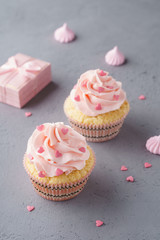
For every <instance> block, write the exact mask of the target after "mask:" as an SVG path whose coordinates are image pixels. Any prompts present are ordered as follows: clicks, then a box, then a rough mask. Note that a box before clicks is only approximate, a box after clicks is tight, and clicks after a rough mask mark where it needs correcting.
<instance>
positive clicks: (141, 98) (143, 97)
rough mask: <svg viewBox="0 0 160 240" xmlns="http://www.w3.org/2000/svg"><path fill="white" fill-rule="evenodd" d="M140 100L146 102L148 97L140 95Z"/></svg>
mask: <svg viewBox="0 0 160 240" xmlns="http://www.w3.org/2000/svg"><path fill="white" fill-rule="evenodd" d="M138 98H139V100H145V99H146V97H145V96H144V95H140V96H139V97H138Z"/></svg>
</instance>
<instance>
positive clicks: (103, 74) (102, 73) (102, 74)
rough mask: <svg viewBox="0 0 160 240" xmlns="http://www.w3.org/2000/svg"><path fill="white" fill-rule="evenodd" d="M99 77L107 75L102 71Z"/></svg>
mask: <svg viewBox="0 0 160 240" xmlns="http://www.w3.org/2000/svg"><path fill="white" fill-rule="evenodd" d="M99 75H100V76H101V77H103V76H106V75H107V73H105V72H103V70H101V71H100V72H99Z"/></svg>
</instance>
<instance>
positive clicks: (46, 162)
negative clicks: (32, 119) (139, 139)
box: [26, 123, 90, 177]
mask: <svg viewBox="0 0 160 240" xmlns="http://www.w3.org/2000/svg"><path fill="white" fill-rule="evenodd" d="M26 153H27V155H28V158H29V159H30V161H31V162H32V163H34V165H35V167H36V169H37V171H38V172H42V173H43V174H44V175H45V176H48V177H54V176H59V175H61V174H63V173H65V174H66V175H67V174H69V173H70V172H72V171H73V170H81V169H82V168H84V166H85V162H86V160H87V159H88V158H89V155H90V153H89V150H88V149H87V144H86V140H85V138H84V137H83V136H81V135H80V134H79V133H77V132H76V131H75V130H73V129H72V128H71V127H69V126H67V125H64V124H63V123H44V124H42V125H40V126H38V127H37V129H36V130H35V131H34V132H33V134H32V136H31V137H30V138H29V140H28V146H27V151H26Z"/></svg>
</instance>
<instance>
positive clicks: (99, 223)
mask: <svg viewBox="0 0 160 240" xmlns="http://www.w3.org/2000/svg"><path fill="white" fill-rule="evenodd" d="M103 224H104V222H102V221H101V220H96V226H97V227H100V226H102V225H103Z"/></svg>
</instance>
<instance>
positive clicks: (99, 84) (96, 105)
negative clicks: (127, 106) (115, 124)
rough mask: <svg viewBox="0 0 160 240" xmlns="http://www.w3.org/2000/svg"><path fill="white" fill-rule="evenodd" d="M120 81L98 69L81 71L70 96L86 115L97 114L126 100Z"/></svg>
mask: <svg viewBox="0 0 160 240" xmlns="http://www.w3.org/2000/svg"><path fill="white" fill-rule="evenodd" d="M121 87H122V84H121V82H118V81H116V80H115V79H114V78H112V77H111V76H109V75H108V72H103V71H102V70H100V69H96V70H89V71H87V72H85V73H83V74H82V75H81V76H80V79H79V80H78V83H77V85H75V86H74V88H73V89H72V90H71V93H70V97H71V99H72V101H73V102H74V104H75V106H76V107H77V108H78V109H79V110H80V111H81V112H82V113H84V114H85V115H87V116H97V115H99V114H102V113H107V112H110V111H114V110H117V109H119V108H120V106H121V105H122V104H123V103H124V101H125V100H126V93H125V92H124V91H123V90H122V88H121Z"/></svg>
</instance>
